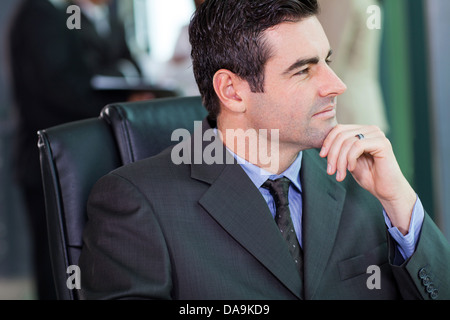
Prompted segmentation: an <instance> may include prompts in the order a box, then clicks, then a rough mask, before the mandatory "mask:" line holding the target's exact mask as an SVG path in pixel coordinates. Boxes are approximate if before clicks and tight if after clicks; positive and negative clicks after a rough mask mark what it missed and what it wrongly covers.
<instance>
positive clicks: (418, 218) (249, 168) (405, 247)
mask: <svg viewBox="0 0 450 320" xmlns="http://www.w3.org/2000/svg"><path fill="white" fill-rule="evenodd" d="M227 150H228V151H229V152H230V153H231V154H232V155H233V156H234V158H235V159H236V161H237V162H238V163H239V164H240V165H241V167H242V168H243V169H244V171H245V172H246V173H247V175H248V176H249V178H250V179H251V180H252V182H253V183H254V185H255V186H256V187H257V188H258V190H259V191H260V192H261V194H262V196H263V197H264V199H265V200H266V202H267V205H268V206H269V209H270V212H271V213H272V216H273V217H274V218H275V203H274V200H273V198H272V195H271V194H270V192H269V190H267V189H266V188H263V187H262V185H263V183H264V182H265V181H266V180H267V179H271V180H276V179H278V178H281V177H283V176H284V177H286V178H288V179H289V180H291V182H292V183H291V186H290V187H289V209H290V211H291V218H292V222H293V223H294V228H295V232H296V233H297V238H298V242H299V243H300V246H303V242H302V208H303V206H302V186H301V183H300V168H301V164H302V155H303V153H302V152H300V153H299V155H298V157H297V159H296V160H295V161H294V162H293V163H292V165H291V166H290V167H289V168H288V169H287V170H286V171H284V172H283V173H282V174H280V175H274V174H271V173H269V172H267V171H265V170H263V169H261V168H259V167H257V166H256V165H254V164H251V163H249V162H247V161H246V160H244V159H242V158H241V157H239V156H238V155H236V154H235V153H234V152H232V151H231V150H229V149H228V148H227ZM383 214H384V219H385V222H386V225H387V227H388V230H389V233H390V234H391V236H392V237H393V238H394V240H395V241H396V242H397V245H398V246H397V248H398V250H399V252H400V253H401V255H402V257H403V259H404V260H407V259H409V258H410V257H411V256H412V255H413V253H414V251H415V249H416V246H417V242H418V239H419V235H420V231H421V229H422V224H423V219H424V215H425V210H424V208H423V206H422V203H421V201H420V199H419V198H418V197H417V200H416V204H415V206H414V209H413V212H412V217H411V223H410V227H409V232H408V234H407V235H406V236H403V234H402V233H401V232H400V230H398V228H396V227H393V226H392V224H391V221H390V220H389V217H388V215H387V214H386V212H385V211H384V210H383Z"/></svg>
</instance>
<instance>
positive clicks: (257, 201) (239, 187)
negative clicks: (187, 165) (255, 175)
mask: <svg viewBox="0 0 450 320" xmlns="http://www.w3.org/2000/svg"><path fill="white" fill-rule="evenodd" d="M205 125H206V126H207V127H209V126H208V125H207V124H206V122H203V126H205ZM203 131H204V130H203ZM194 135H195V134H194ZM192 140H196V139H195V137H194V139H192ZM197 141H199V139H197ZM208 143H209V144H211V142H208ZM213 143H214V142H213ZM203 144H205V142H203ZM192 147H194V146H192ZM219 147H221V148H223V152H224V162H223V163H230V162H231V161H230V160H234V158H233V157H232V156H231V155H230V154H229V153H228V152H226V151H225V148H224V146H223V144H222V142H221V141H219V145H217V146H216V148H219ZM191 150H194V149H191ZM202 150H205V145H203V147H202ZM191 177H192V178H194V179H197V180H201V181H204V182H207V183H209V184H210V185H211V186H210V188H209V189H208V191H207V192H206V193H205V194H204V195H203V196H202V198H201V199H200V200H199V204H200V205H201V206H202V207H203V208H204V209H205V210H206V211H207V212H208V213H209V214H210V215H211V216H212V217H213V218H214V219H215V220H216V221H217V222H218V223H219V224H220V225H221V226H222V228H223V229H224V230H226V231H227V232H228V233H229V234H230V235H231V236H232V237H233V238H234V239H235V240H236V241H238V242H239V243H240V244H241V245H242V246H243V247H244V248H245V249H246V250H247V251H248V252H250V253H251V254H252V255H253V256H254V257H255V258H256V259H257V260H259V261H260V262H261V263H262V264H263V265H264V266H265V267H266V268H267V269H268V270H270V271H271V272H272V274H273V275H274V276H275V277H277V278H278V279H279V281H281V282H282V283H283V284H284V285H285V286H286V287H287V288H288V289H289V290H290V291H291V292H292V293H293V294H294V295H295V296H297V297H298V298H301V292H302V288H303V284H302V280H301V278H300V276H299V274H298V272H297V271H296V268H295V263H294V261H293V260H292V257H291V255H290V253H289V250H288V248H287V246H286V243H285V241H284V239H283V238H282V236H281V234H280V232H279V230H278V228H277V226H276V224H275V222H274V220H273V218H272V215H271V213H270V210H269V208H268V207H267V204H266V202H265V200H264V198H263V197H262V195H261V194H260V192H259V190H258V189H257V188H256V187H255V185H254V184H253V183H252V181H251V180H250V179H249V177H248V176H247V174H246V173H245V172H244V170H243V169H242V168H241V167H240V165H238V164H212V165H206V164H193V165H192V166H191Z"/></svg>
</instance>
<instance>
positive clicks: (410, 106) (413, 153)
mask: <svg viewBox="0 0 450 320" xmlns="http://www.w3.org/2000/svg"><path fill="white" fill-rule="evenodd" d="M382 6H383V14H384V19H383V20H384V21H383V45H382V52H381V70H380V71H381V73H380V80H381V83H382V88H383V93H384V97H385V103H386V111H387V115H388V119H389V123H390V128H391V130H390V132H389V133H388V137H389V138H390V140H391V142H392V145H393V148H394V151H395V154H396V157H397V160H398V162H399V164H400V167H401V169H402V171H403V173H404V175H405V176H406V178H407V179H408V181H409V182H410V183H411V185H412V186H413V188H414V189H415V190H416V192H417V193H418V195H419V196H420V199H421V201H422V203H423V204H424V206H425V209H426V210H427V212H428V213H429V214H430V216H432V217H433V215H434V214H433V212H434V203H433V183H432V171H431V160H432V159H431V156H432V155H431V143H430V117H429V112H430V103H429V93H428V91H427V88H428V79H427V56H426V52H427V49H426V43H427V41H426V38H425V20H424V5H423V0H384V1H382Z"/></svg>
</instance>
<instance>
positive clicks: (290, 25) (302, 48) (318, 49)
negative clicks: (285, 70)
mask: <svg viewBox="0 0 450 320" xmlns="http://www.w3.org/2000/svg"><path fill="white" fill-rule="evenodd" d="M264 37H265V40H266V42H267V44H268V45H269V46H270V48H271V53H272V55H271V58H270V60H269V61H268V63H272V64H273V63H280V64H282V63H285V64H286V63H292V62H294V61H296V60H298V59H308V58H312V57H319V58H320V59H325V58H326V57H327V55H328V53H329V51H330V43H329V41H328V38H327V36H326V35H325V32H324V30H323V28H322V25H321V24H320V22H319V20H318V19H317V18H316V17H315V16H313V17H309V18H306V19H303V20H301V21H299V22H283V23H281V24H279V25H277V26H275V27H273V28H270V29H268V30H266V31H265V34H264Z"/></svg>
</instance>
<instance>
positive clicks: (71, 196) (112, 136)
mask: <svg viewBox="0 0 450 320" xmlns="http://www.w3.org/2000/svg"><path fill="white" fill-rule="evenodd" d="M205 116H206V110H205V109H204V107H203V106H202V103H201V99H200V97H181V98H164V99H155V100H149V101H143V102H132V103H116V104H111V105H108V106H106V107H105V108H104V109H103V111H102V113H101V115H100V116H99V118H92V119H86V120H81V121H77V122H71V123H67V124H63V125H60V126H56V127H52V128H48V129H45V130H41V131H39V132H38V137H39V143H38V146H39V151H40V161H41V173H42V179H43V185H44V194H45V204H46V215H47V224H48V232H49V245H50V254H51V259H52V268H53V276H54V279H55V284H56V291H57V295H58V299H62V300H77V299H79V296H78V291H77V290H76V289H69V288H68V286H67V279H68V278H69V276H70V274H68V273H67V268H68V267H69V266H70V265H77V263H78V258H79V256H80V252H81V248H82V245H83V243H82V233H83V228H84V225H85V223H86V219H87V215H86V203H87V199H88V196H89V193H90V190H91V188H92V186H93V185H94V183H95V182H96V181H97V180H98V179H99V178H100V177H102V176H103V175H105V174H107V173H108V172H109V171H111V170H114V169H115V168H117V167H119V166H121V165H124V164H128V163H131V162H134V161H137V160H140V159H144V158H147V157H150V156H153V155H156V154H157V153H159V152H160V151H162V150H163V149H165V148H166V147H169V146H170V145H172V144H174V143H175V142H172V141H171V135H172V132H173V131H174V130H175V129H178V128H185V129H188V130H189V131H191V132H192V131H193V129H194V121H201V120H203V118H204V117H205ZM82 276H83V275H82V273H81V277H82Z"/></svg>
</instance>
